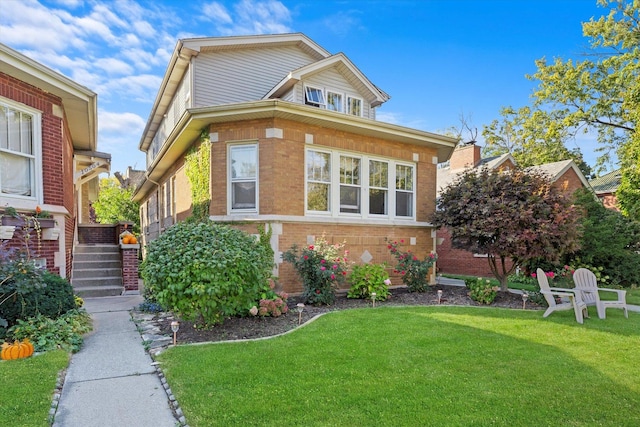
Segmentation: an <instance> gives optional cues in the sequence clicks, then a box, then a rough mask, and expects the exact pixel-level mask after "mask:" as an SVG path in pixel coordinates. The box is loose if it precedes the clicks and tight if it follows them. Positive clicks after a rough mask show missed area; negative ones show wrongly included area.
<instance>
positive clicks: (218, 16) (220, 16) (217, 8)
mask: <svg viewBox="0 0 640 427" xmlns="http://www.w3.org/2000/svg"><path fill="white" fill-rule="evenodd" d="M202 13H203V14H204V16H205V17H206V18H207V19H209V20H211V21H214V22H220V23H222V24H231V23H232V22H233V21H232V20H231V16H230V15H229V12H228V11H227V9H226V8H225V7H224V6H223V5H221V4H220V3H218V2H216V1H214V2H213V3H208V4H204V5H203V6H202Z"/></svg>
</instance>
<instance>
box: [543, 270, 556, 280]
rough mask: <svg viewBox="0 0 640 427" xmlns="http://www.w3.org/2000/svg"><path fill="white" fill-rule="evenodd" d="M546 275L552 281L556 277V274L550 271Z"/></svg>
mask: <svg viewBox="0 0 640 427" xmlns="http://www.w3.org/2000/svg"><path fill="white" fill-rule="evenodd" d="M544 274H545V276H547V277H548V278H550V279H553V278H554V277H555V274H554V273H553V271H549V272H548V273H544Z"/></svg>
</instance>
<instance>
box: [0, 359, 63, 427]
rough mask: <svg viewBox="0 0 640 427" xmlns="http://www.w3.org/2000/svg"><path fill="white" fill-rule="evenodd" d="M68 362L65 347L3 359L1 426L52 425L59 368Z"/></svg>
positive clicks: (0, 368)
mask: <svg viewBox="0 0 640 427" xmlns="http://www.w3.org/2000/svg"><path fill="white" fill-rule="evenodd" d="M68 363H69V355H68V353H67V352H65V351H62V350H57V351H50V352H47V353H43V354H41V355H36V356H32V357H29V358H26V359H19V360H2V361H0V384H2V387H0V426H29V427H31V426H34V427H35V426H49V425H50V424H49V421H48V415H49V409H50V408H51V401H52V399H53V391H54V389H55V386H56V379H57V377H58V372H60V371H61V370H63V369H64V368H66V367H67V365H68Z"/></svg>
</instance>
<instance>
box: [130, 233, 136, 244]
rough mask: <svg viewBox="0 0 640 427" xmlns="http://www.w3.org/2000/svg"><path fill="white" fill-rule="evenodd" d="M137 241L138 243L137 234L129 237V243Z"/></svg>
mask: <svg viewBox="0 0 640 427" xmlns="http://www.w3.org/2000/svg"><path fill="white" fill-rule="evenodd" d="M136 243H138V239H136V236H134V235H133V234H132V235H131V237H130V238H129V244H130V245H135V244H136Z"/></svg>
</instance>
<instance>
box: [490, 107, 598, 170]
mask: <svg viewBox="0 0 640 427" xmlns="http://www.w3.org/2000/svg"><path fill="white" fill-rule="evenodd" d="M500 114H501V115H502V119H501V120H494V121H492V122H491V123H490V124H489V125H488V126H484V129H483V131H482V136H483V137H484V139H485V145H484V147H483V149H482V150H483V154H484V155H485V156H494V155H500V154H504V153H510V154H511V155H512V156H513V158H514V159H515V160H516V162H517V164H518V166H520V167H522V168H526V167H529V166H535V165H541V164H544V163H553V162H559V161H561V160H567V159H572V160H573V161H574V162H575V163H576V164H577V165H578V167H579V168H580V170H581V171H582V173H583V174H584V175H585V176H589V175H590V174H591V168H590V167H589V165H587V164H586V163H585V162H584V159H583V158H582V153H581V152H580V149H574V150H569V149H567V147H566V146H565V141H566V140H567V139H568V138H569V132H568V131H567V130H566V129H565V128H564V127H562V125H561V124H560V123H558V121H557V120H558V119H557V117H556V116H557V114H556V113H553V112H548V111H542V110H532V109H531V108H530V107H523V108H520V109H519V110H514V109H513V108H511V107H505V108H503V109H502V110H500Z"/></svg>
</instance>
